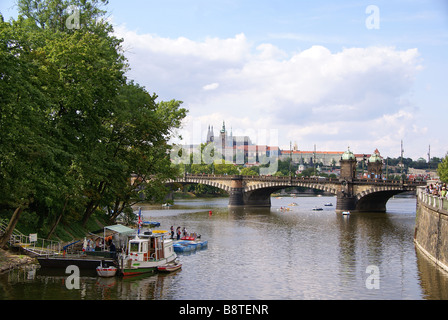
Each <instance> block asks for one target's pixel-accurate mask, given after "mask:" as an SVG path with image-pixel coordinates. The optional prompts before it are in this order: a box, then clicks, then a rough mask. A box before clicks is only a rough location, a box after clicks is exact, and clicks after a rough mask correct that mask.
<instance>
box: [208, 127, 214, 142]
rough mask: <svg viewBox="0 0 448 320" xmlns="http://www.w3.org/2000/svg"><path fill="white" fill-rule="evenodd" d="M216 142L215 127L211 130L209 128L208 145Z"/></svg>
mask: <svg viewBox="0 0 448 320" xmlns="http://www.w3.org/2000/svg"><path fill="white" fill-rule="evenodd" d="M214 140H215V137H214V134H213V126H212V127H211V128H210V126H208V131H207V144H209V143H212V142H213V141H214Z"/></svg>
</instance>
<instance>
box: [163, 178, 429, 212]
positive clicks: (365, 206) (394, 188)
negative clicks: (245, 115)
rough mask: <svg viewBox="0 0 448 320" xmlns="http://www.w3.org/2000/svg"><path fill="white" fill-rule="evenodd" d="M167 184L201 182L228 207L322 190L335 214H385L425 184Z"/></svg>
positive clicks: (303, 181) (299, 180) (372, 181)
mask: <svg viewBox="0 0 448 320" xmlns="http://www.w3.org/2000/svg"><path fill="white" fill-rule="evenodd" d="M167 183H179V184H183V185H185V184H192V183H201V184H204V185H208V186H212V187H217V188H220V189H223V190H225V191H227V192H228V193H229V195H230V198H229V206H230V207H234V206H254V207H270V206H271V194H272V193H273V192H275V191H278V190H281V189H285V188H289V187H305V188H311V189H318V190H323V191H326V192H329V193H332V194H334V195H336V196H337V205H336V210H337V211H347V210H350V211H380V212H384V211H386V203H387V201H388V200H389V199H390V198H391V197H393V196H394V195H396V194H399V193H402V192H407V191H415V190H416V188H417V186H421V185H425V184H426V183H425V182H413V181H396V180H382V179H378V180H375V179H331V178H322V177H301V178H295V177H275V176H239V175H237V176H228V175H207V174H204V175H189V174H187V175H184V176H183V177H180V178H178V179H176V180H170V181H167Z"/></svg>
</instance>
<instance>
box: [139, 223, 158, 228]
mask: <svg viewBox="0 0 448 320" xmlns="http://www.w3.org/2000/svg"><path fill="white" fill-rule="evenodd" d="M142 224H143V225H144V226H146V227H150V228H156V227H160V222H156V221H143V223H142Z"/></svg>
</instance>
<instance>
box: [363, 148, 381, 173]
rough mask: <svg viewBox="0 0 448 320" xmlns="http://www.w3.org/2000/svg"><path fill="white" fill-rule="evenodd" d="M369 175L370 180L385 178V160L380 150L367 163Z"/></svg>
mask: <svg viewBox="0 0 448 320" xmlns="http://www.w3.org/2000/svg"><path fill="white" fill-rule="evenodd" d="M367 174H368V177H369V178H370V179H382V178H383V158H382V157H381V155H380V152H379V151H378V149H376V150H375V151H374V152H373V154H372V155H371V156H370V158H369V160H368V163H367Z"/></svg>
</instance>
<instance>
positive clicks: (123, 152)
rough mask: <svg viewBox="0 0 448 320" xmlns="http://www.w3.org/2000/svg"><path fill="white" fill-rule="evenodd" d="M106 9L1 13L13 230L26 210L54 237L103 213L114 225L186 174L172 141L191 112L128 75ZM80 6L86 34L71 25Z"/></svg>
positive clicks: (34, 5)
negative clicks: (62, 227) (176, 163)
mask: <svg viewBox="0 0 448 320" xmlns="http://www.w3.org/2000/svg"><path fill="white" fill-rule="evenodd" d="M102 4H107V1H105V0H90V1H89V0H38V1H36V0H35V1H32V0H18V7H19V13H20V15H19V18H18V19H17V21H13V20H11V21H10V22H4V21H3V18H2V17H1V16H0V99H1V104H0V178H1V179H0V188H1V190H2V193H1V194H0V210H1V212H0V214H2V215H6V212H9V214H8V216H9V215H10V214H11V212H14V213H13V216H12V217H11V220H10V221H11V223H10V226H11V228H9V229H8V231H11V232H12V229H13V228H14V226H15V224H16V223H17V221H18V220H19V218H20V214H21V213H22V212H23V211H24V210H26V211H28V212H29V214H31V215H33V218H34V219H35V220H36V221H37V226H45V225H47V226H48V231H49V232H48V235H49V236H50V235H51V234H52V233H53V232H54V230H55V228H56V226H57V224H58V223H60V222H61V221H65V222H66V223H70V222H72V221H82V222H83V223H84V224H85V223H86V222H87V221H88V220H89V218H90V217H91V216H92V214H94V213H95V211H96V210H98V209H99V208H101V209H102V208H108V211H109V217H110V219H111V220H114V219H115V218H116V217H117V215H118V214H119V213H120V212H123V211H124V210H128V211H129V208H130V206H131V205H132V204H133V203H135V202H137V201H141V199H142V195H143V196H144V197H146V199H152V200H160V199H161V198H162V197H163V195H164V193H166V191H167V188H166V187H165V186H164V181H165V180H166V179H167V178H168V177H174V175H176V174H177V171H176V168H173V167H172V166H171V163H170V159H169V157H168V154H167V151H168V150H169V146H168V141H169V139H170V138H171V137H172V136H173V135H175V134H176V128H179V127H180V125H181V121H182V119H183V118H184V117H185V115H186V112H187V111H186V110H185V109H184V108H181V107H180V106H181V104H182V102H180V101H176V100H171V101H166V102H165V101H160V102H157V101H156V100H157V96H156V95H155V94H152V95H151V94H149V93H148V92H147V91H146V89H145V88H143V87H141V86H139V85H138V84H135V83H134V82H132V81H128V80H127V79H126V77H125V72H126V71H127V68H128V65H127V61H126V59H125V57H124V55H123V52H122V49H121V42H122V40H121V39H117V38H116V37H115V36H114V35H113V33H112V31H113V28H112V25H110V24H109V23H108V22H107V21H105V20H104V19H103V20H101V18H102V17H103V16H104V14H105V11H103V10H102V9H100V5H102ZM73 5H75V6H76V8H77V9H79V15H80V16H79V17H80V21H81V28H79V29H77V28H74V29H73V28H68V27H67V25H66V21H67V19H68V18H70V15H71V14H72V13H73V7H71V6H73ZM133 177H134V178H135V179H132V178H133ZM131 182H132V183H131ZM7 238H8V236H7V235H5V236H4V237H3V239H1V240H0V241H2V242H1V243H0V244H2V243H4V240H5V239H7Z"/></svg>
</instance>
